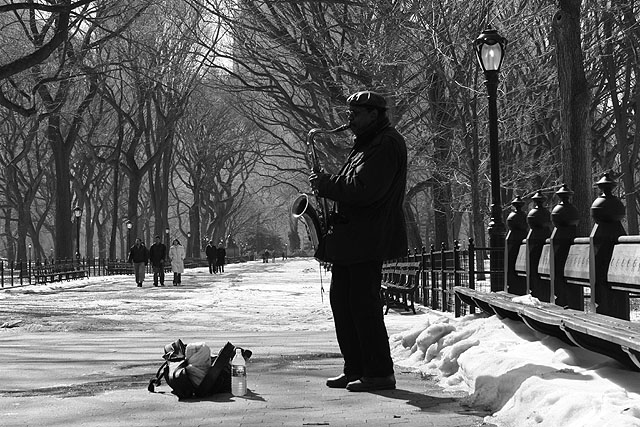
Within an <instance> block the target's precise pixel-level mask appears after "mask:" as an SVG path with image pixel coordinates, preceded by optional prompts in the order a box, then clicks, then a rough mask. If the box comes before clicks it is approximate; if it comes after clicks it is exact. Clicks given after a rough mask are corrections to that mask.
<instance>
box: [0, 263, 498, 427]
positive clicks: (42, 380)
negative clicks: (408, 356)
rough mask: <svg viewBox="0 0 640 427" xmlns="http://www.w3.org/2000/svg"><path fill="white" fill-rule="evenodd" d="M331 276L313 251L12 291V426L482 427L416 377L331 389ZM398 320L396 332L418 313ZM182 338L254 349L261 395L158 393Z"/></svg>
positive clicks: (7, 400) (3, 386) (334, 365)
mask: <svg viewBox="0 0 640 427" xmlns="http://www.w3.org/2000/svg"><path fill="white" fill-rule="evenodd" d="M318 272H319V270H318V266H317V263H315V262H314V261H313V260H304V259H302V260H290V261H287V262H282V263H269V264H262V263H247V264H242V265H229V266H228V268H227V271H226V272H225V274H223V275H216V276H214V275H210V274H208V271H206V269H192V270H188V271H186V272H185V275H184V277H183V282H184V285H183V286H180V287H173V286H167V287H161V288H153V287H152V286H151V284H150V283H148V282H147V283H145V286H144V287H143V288H137V287H135V286H134V285H133V283H132V280H131V278H130V277H118V276H109V277H102V278H96V279H92V280H85V281H78V282H73V281H72V282H64V283H62V284H54V285H49V286H44V287H40V288H38V289H35V288H29V289H27V288H25V289H21V290H6V292H3V293H0V324H2V323H3V322H5V323H6V322H8V324H10V325H9V326H11V325H12V324H15V327H7V326H5V327H4V328H0V426H11V427H14V426H38V427H39V426H46V427H53V426H64V427H70V426H96V427H109V426H118V427H120V426H133V427H138V426H144V427H146V426H162V427H172V426H212V425H224V426H258V425H259V426H281V425H287V426H305V425H307V426H308V425H330V426H359V425H373V426H385V425H408V426H414V425H415V426H427V427H429V426H437V427H454V426H455V427H471V426H479V425H482V419H483V416H484V415H486V414H479V413H475V412H473V411H472V410H469V409H468V408H466V407H464V406H463V405H461V404H460V398H461V396H459V395H455V394H451V393H448V392H444V391H442V390H440V389H439V388H437V387H435V385H434V384H433V382H431V381H429V380H428V379H422V378H419V377H418V376H417V375H416V374H414V373H411V372H398V370H397V371H396V379H397V387H398V388H397V389H396V390H394V391H383V392H378V393H352V392H348V391H347V390H335V389H329V388H327V387H326V386H325V379H326V378H327V377H331V376H335V375H337V374H338V373H340V372H341V371H342V361H341V358H340V355H339V350H338V348H337V343H336V339H335V334H334V331H333V324H332V323H333V322H332V320H331V313H330V308H329V306H328V303H327V302H326V301H323V300H322V298H319V296H320V295H319V294H318V290H319V289H320V285H321V282H320V280H321V277H320V275H319V274H318ZM36 292H37V293H36ZM240 298H241V299H242V310H238V300H239V299H240ZM389 316H390V318H389V320H388V322H389V323H388V327H389V324H391V323H393V324H394V325H395V326H394V328H395V329H390V330H389V333H396V332H400V331H402V330H405V326H406V324H405V323H404V322H402V321H401V320H410V321H411V322H409V324H411V323H412V322H414V321H419V316H414V315H410V319H402V318H399V317H398V316H397V315H394V316H393V319H392V318H391V316H392V315H391V314H390V315H389ZM390 321H392V322H390ZM15 322H17V323H15ZM403 325H405V326H403ZM398 328H402V329H398ZM178 338H181V339H182V340H183V341H184V342H185V343H190V342H201V341H204V342H206V343H207V344H208V345H209V347H211V349H212V351H213V352H217V351H218V350H219V349H220V348H221V347H222V346H223V345H224V344H225V343H226V342H227V341H230V342H232V343H233V344H235V345H239V346H242V347H245V348H248V349H251V350H252V351H253V357H252V358H251V360H250V361H249V363H248V365H247V370H248V387H249V391H250V392H249V394H248V395H247V396H244V397H233V396H231V395H230V394H220V395H216V396H213V397H211V398H207V399H202V400H191V401H178V399H177V397H176V396H175V395H173V394H171V392H170V388H169V387H168V386H167V385H165V384H163V385H162V386H160V387H159V388H158V389H157V393H149V392H148V391H147V385H148V383H149V380H150V379H151V378H153V377H155V373H156V371H157V369H158V368H159V367H160V365H161V364H162V361H163V360H162V354H163V348H164V346H165V345H166V344H169V343H170V342H172V341H173V340H175V339H178Z"/></svg>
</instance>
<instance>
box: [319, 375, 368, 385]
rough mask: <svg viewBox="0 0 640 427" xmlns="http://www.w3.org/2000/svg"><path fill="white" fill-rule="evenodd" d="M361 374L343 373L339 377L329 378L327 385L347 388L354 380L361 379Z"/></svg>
mask: <svg viewBox="0 0 640 427" xmlns="http://www.w3.org/2000/svg"><path fill="white" fill-rule="evenodd" d="M359 379H360V377H359V376H354V375H345V374H341V375H338V376H337V377H333V378H327V387H329V388H345V387H346V386H347V384H349V383H350V382H352V381H357V380H359Z"/></svg>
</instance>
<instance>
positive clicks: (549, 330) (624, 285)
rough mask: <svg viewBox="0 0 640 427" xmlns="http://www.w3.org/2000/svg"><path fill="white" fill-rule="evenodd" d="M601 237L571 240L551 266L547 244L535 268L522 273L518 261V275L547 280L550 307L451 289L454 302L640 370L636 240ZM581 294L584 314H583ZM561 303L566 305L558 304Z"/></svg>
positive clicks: (494, 294) (504, 295)
mask: <svg viewBox="0 0 640 427" xmlns="http://www.w3.org/2000/svg"><path fill="white" fill-rule="evenodd" d="M605 231H608V230H605ZM601 235H605V239H604V240H598V239H597V238H593V237H592V238H586V237H578V238H573V239H570V240H569V241H568V246H565V247H564V249H562V250H560V251H558V253H559V254H561V255H560V256H559V257H558V258H556V259H555V260H552V259H551V257H552V250H551V248H550V244H549V243H547V244H546V245H545V247H544V248H543V251H542V256H541V258H540V260H539V261H538V264H537V265H531V266H527V267H526V269H525V265H524V264H525V263H524V262H523V260H522V259H521V260H520V261H519V262H518V261H516V263H515V266H514V268H515V270H516V272H518V270H519V272H518V273H517V274H522V271H523V270H524V274H529V273H528V271H529V269H536V271H537V273H538V274H539V275H540V277H542V278H544V279H549V281H548V286H549V287H550V288H551V292H550V294H551V295H554V296H555V298H554V299H552V301H548V302H545V301H535V300H533V301H535V303H531V302H530V303H528V304H527V303H525V301H523V300H517V299H515V298H516V297H517V296H516V295H514V294H509V293H507V292H491V293H486V292H478V291H475V290H473V289H469V288H464V287H456V288H454V291H455V293H456V296H457V298H458V299H460V301H462V302H464V303H466V304H469V305H473V306H475V307H478V308H480V309H481V310H482V311H484V312H486V313H488V314H496V315H498V316H499V317H501V318H509V319H513V320H522V321H524V322H525V323H526V324H527V325H528V326H529V327H530V328H531V329H534V330H536V331H539V332H542V333H545V334H548V335H551V336H554V337H557V338H559V339H561V340H563V341H565V342H567V343H569V344H571V345H576V346H580V347H582V348H586V349H588V350H591V351H595V352H598V353H601V354H605V355H607V356H609V357H612V358H614V359H616V360H618V361H619V362H621V363H623V364H624V365H626V366H628V367H631V368H632V369H635V370H640V324H638V323H637V322H632V321H630V320H629V298H637V297H639V296H640V236H626V235H621V236H618V237H617V238H615V237H614V238H612V239H611V238H608V236H607V234H606V233H601ZM594 248H595V249H594ZM551 265H554V268H553V269H554V271H552V267H551ZM576 287H577V289H576ZM585 289H586V290H588V294H587V296H588V298H589V304H588V306H587V312H585V311H584V310H583V308H584V299H585V297H584V295H585V292H584V291H585ZM576 290H578V292H575V291H576ZM547 293H548V291H547ZM533 296H535V294H534V295H533ZM561 298H564V300H563V301H565V303H562V304H561V303H560V302H559V300H560V299H561ZM567 302H568V304H567Z"/></svg>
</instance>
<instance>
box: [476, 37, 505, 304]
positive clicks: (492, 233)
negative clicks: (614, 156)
mask: <svg viewBox="0 0 640 427" xmlns="http://www.w3.org/2000/svg"><path fill="white" fill-rule="evenodd" d="M506 46H507V40H506V39H505V38H504V37H502V36H500V35H499V34H498V33H497V32H496V30H494V29H492V28H491V26H490V25H489V26H487V29H486V30H484V31H483V32H482V34H480V36H479V37H478V38H477V39H476V41H475V50H476V56H477V58H478V63H479V64H480V67H482V71H483V72H484V76H485V86H486V87H487V99H488V107H489V158H490V161H491V218H490V220H489V227H488V230H487V231H488V232H489V247H490V248H491V249H493V250H492V251H491V258H490V270H491V291H494V292H495V291H501V290H504V278H503V277H501V276H504V251H500V250H499V249H500V248H504V238H505V235H506V230H505V226H504V220H503V218H502V201H501V200H500V163H499V157H500V150H499V147H498V106H497V102H496V98H497V93H498V74H499V73H500V66H501V65H502V61H503V59H504V52H505V48H506ZM497 272H502V274H501V275H500V274H496V273H497Z"/></svg>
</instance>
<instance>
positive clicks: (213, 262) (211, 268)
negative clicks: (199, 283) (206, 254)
mask: <svg viewBox="0 0 640 427" xmlns="http://www.w3.org/2000/svg"><path fill="white" fill-rule="evenodd" d="M217 272H218V267H217V266H216V260H215V259H209V274H213V273H217Z"/></svg>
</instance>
